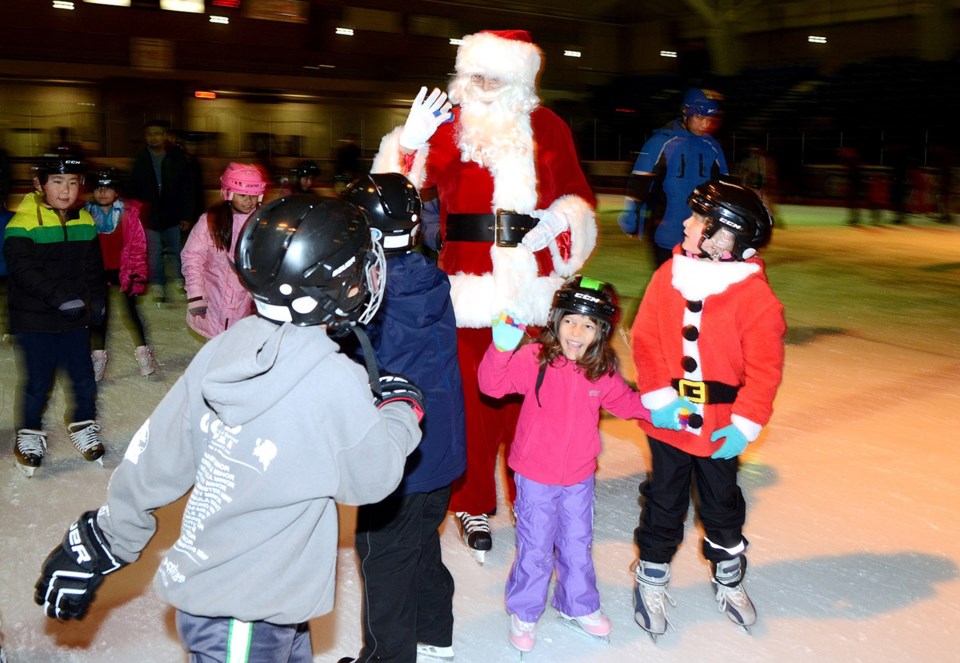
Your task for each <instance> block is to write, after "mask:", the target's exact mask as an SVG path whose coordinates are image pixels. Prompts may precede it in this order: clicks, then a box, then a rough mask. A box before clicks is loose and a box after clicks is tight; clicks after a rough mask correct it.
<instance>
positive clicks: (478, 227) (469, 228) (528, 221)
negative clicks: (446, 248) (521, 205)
mask: <svg viewBox="0 0 960 663" xmlns="http://www.w3.org/2000/svg"><path fill="white" fill-rule="evenodd" d="M538 221H539V219H535V218H533V217H532V216H529V215H528V214H517V213H515V212H505V211H501V210H497V213H496V214H447V232H446V234H445V235H444V238H443V239H444V241H446V242H493V243H495V244H496V245H497V246H516V245H517V244H519V243H520V240H521V239H523V236H524V235H526V234H527V233H528V232H530V231H531V230H533V228H534V227H535V226H536V225H537V223H538Z"/></svg>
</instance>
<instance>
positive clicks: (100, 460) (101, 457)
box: [94, 456, 103, 467]
mask: <svg viewBox="0 0 960 663" xmlns="http://www.w3.org/2000/svg"><path fill="white" fill-rule="evenodd" d="M94 462H95V463H99V464H100V467H103V456H100V457H99V458H97V459H96V460H95V461H94Z"/></svg>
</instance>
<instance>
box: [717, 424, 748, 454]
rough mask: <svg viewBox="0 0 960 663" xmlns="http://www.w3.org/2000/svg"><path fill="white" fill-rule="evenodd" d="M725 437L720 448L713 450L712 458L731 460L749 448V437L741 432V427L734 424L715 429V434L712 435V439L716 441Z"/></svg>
mask: <svg viewBox="0 0 960 663" xmlns="http://www.w3.org/2000/svg"><path fill="white" fill-rule="evenodd" d="M723 437H725V438H727V439H726V440H725V441H724V442H723V444H722V445H721V446H720V448H719V449H717V450H716V451H714V452H713V455H711V456H710V457H711V458H722V459H723V460H730V459H731V458H736V457H737V456H739V455H740V454H742V453H743V450H744V449H746V448H747V438H746V437H745V436H744V434H743V433H741V432H740V429H739V428H737V427H736V426H734V425H733V424H730V425H729V426H724V427H723V428H721V429H720V430H716V431H714V432H713V435H711V436H710V441H711V442H716V441H717V440H719V439H720V438H723Z"/></svg>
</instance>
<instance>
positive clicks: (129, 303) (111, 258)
mask: <svg viewBox="0 0 960 663" xmlns="http://www.w3.org/2000/svg"><path fill="white" fill-rule="evenodd" d="M120 179H121V173H120V171H118V170H117V169H116V168H103V169H101V170H99V171H97V172H96V173H94V175H93V200H92V201H91V202H88V203H87V204H86V209H87V211H88V212H90V215H91V216H92V217H93V221H94V224H95V225H96V226H97V234H98V237H99V239H100V253H101V254H102V255H103V271H104V276H106V279H107V283H108V284H110V285H118V286H120V292H121V294H122V295H123V300H124V303H125V304H126V307H125V308H126V311H127V317H128V318H129V319H130V323H131V324H132V327H133V337H134V342H135V343H136V347H135V349H134V351H133V356H134V358H135V359H136V360H137V366H138V367H139V369H140V375H142V376H144V377H147V376H148V375H153V374H154V373H156V371H157V362H156V361H155V360H154V358H153V351H152V350H151V349H150V346H149V345H147V334H146V330H145V329H144V326H143V318H141V317H140V310H139V308H138V306H137V301H138V300H137V298H138V297H139V296H140V295H142V294H143V293H144V292H145V291H146V289H147V239H146V234H145V233H144V232H143V224H142V223H141V222H140V203H139V202H137V201H136V200H131V199H129V198H127V199H122V198H120ZM109 303H110V298H109V297H107V299H106V300H105V301H104V315H103V322H102V323H101V324H100V325H90V349H91V353H90V357H91V360H92V361H93V376H94V379H95V380H96V381H97V382H100V380H102V379H103V376H104V373H105V372H106V370H107V350H106V345H107V323H108V320H109V318H110V315H109V313H110V311H109Z"/></svg>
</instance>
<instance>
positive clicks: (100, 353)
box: [90, 350, 107, 382]
mask: <svg viewBox="0 0 960 663" xmlns="http://www.w3.org/2000/svg"><path fill="white" fill-rule="evenodd" d="M90 359H91V361H93V379H94V380H96V381H97V382H100V380H102V379H103V374H104V373H106V371H107V351H106V350H94V351H93V352H91V353H90Z"/></svg>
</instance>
